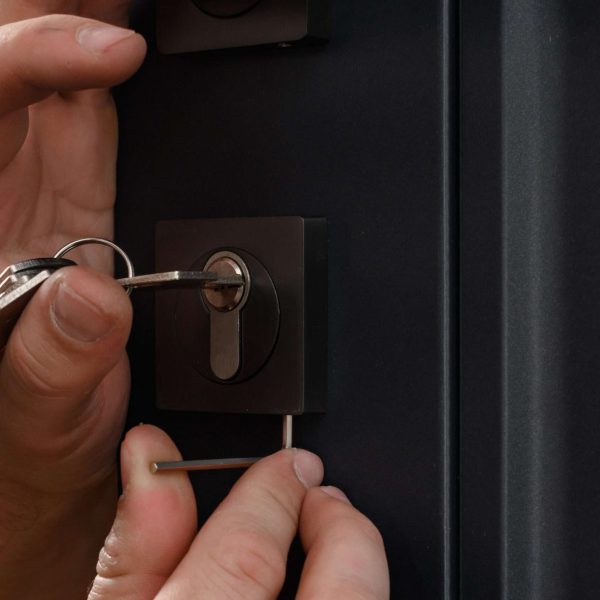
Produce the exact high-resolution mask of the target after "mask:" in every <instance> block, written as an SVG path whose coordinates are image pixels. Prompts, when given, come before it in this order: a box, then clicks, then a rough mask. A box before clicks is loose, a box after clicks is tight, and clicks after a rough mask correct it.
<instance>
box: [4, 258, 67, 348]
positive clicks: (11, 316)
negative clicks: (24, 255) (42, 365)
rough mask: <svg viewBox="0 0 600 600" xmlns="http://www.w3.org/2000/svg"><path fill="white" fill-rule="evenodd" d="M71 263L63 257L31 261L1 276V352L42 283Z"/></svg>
mask: <svg viewBox="0 0 600 600" xmlns="http://www.w3.org/2000/svg"><path fill="white" fill-rule="evenodd" d="M74 264H75V263H74V262H73V261H72V260H68V259H66V258H34V259H30V260H25V261H22V262H19V263H15V264H14V265H10V266H8V267H6V269H4V271H2V273H0V350H3V349H4V348H5V346H6V344H7V342H8V338H9V337H10V334H11V332H12V330H13V328H14V326H15V324H16V322H17V320H18V319H19V317H20V316H21V314H22V313H23V311H24V310H25V307H26V306H27V304H28V303H29V301H30V300H31V298H32V297H33V295H34V294H35V292H36V290H37V289H38V288H39V287H40V286H41V285H42V283H44V281H46V279H48V278H49V277H50V275H52V273H54V272H55V271H56V270H58V269H62V268H63V267H69V266H73V265H74Z"/></svg>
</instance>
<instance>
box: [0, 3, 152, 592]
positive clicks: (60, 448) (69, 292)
mask: <svg viewBox="0 0 600 600" xmlns="http://www.w3.org/2000/svg"><path fill="white" fill-rule="evenodd" d="M127 5H128V2H124V1H123V0H81V1H75V0H72V1H66V0H61V1H58V0H53V1H51V0H46V1H43V0H27V1H25V0H0V90H2V92H1V93H0V231H1V233H2V235H1V236H0V263H1V265H4V266H5V265H7V264H10V263H12V262H15V261H18V260H22V259H24V258H31V257H35V256H51V255H52V254H53V253H54V252H56V250H57V249H58V248H59V247H60V246H62V245H63V244H64V243H65V242H68V241H71V240H73V239H76V238H79V237H83V236H90V235H91V236H99V237H111V236H112V232H113V204H114V200H115V163H116V149H117V121H116V114H115V109H114V105H113V102H112V99H111V96H110V93H109V90H108V88H109V86H112V85H115V84H117V83H119V82H121V81H123V80H124V79H126V78H127V77H129V76H130V75H131V74H133V73H134V71H135V70H136V69H137V68H138V67H139V65H140V63H141V61H142V60H143V57H144V54H145V43H144V41H143V39H142V38H141V36H139V35H136V34H135V33H134V32H131V31H129V30H125V29H121V28H115V27H111V28H109V29H106V28H103V29H99V27H102V26H103V24H102V23H99V22H98V21H94V20H91V19H92V18H94V19H101V20H104V21H110V22H111V23H115V24H119V25H125V24H126V19H127ZM54 10H60V11H61V12H71V13H75V12H77V15H50V16H42V15H44V14H45V13H49V12H52V11H54ZM21 19H29V20H24V21H20V22H15V21H19V20H21ZM94 253H95V249H94ZM98 257H100V258H98ZM77 260H78V261H79V262H81V263H83V264H87V265H89V266H92V267H94V269H96V270H97V271H104V272H106V273H110V271H111V267H110V265H111V262H112V257H111V256H110V255H108V254H102V253H99V254H95V257H94V254H93V253H91V252H90V253H89V254H86V253H82V254H79V256H78V259H77ZM130 320H131V307H130V305H129V301H128V299H127V298H126V296H125V294H124V293H123V291H122V290H121V289H120V287H119V286H118V285H117V284H116V283H115V282H114V281H113V280H112V279H111V278H110V277H108V276H107V275H102V274H100V273H98V272H96V271H88V270H86V269H85V268H83V267H74V268H69V269H64V270H62V271H59V272H58V273H56V274H55V275H54V276H53V277H52V278H51V279H50V280H48V281H47V282H46V283H45V284H44V286H42V288H41V289H40V290H39V291H38V292H37V294H36V295H35V297H34V298H33V300H32V301H31V302H30V304H29V306H28V307H27V309H26V311H25V312H24V314H23V315H22V317H21V319H20V321H19V323H18V324H17V326H16V328H15V330H14V332H13V335H12V336H11V339H10V341H9V344H8V346H7V348H6V350H5V352H4V355H3V356H2V362H1V364H0V410H1V412H2V419H1V420H0V581H2V585H1V586H0V598H1V599H4V598H11V599H12V598H19V599H20V600H28V599H29V598H36V599H39V598H44V599H46V600H49V599H51V598H61V600H68V599H70V598H82V597H83V596H84V595H85V589H86V586H87V584H88V583H89V580H90V578H91V577H92V576H93V571H94V564H95V559H96V556H95V555H97V548H98V547H99V546H100V545H101V543H102V539H103V538H104V536H105V534H106V531H107V530H108V529H109V527H110V523H111V522H112V518H113V517H114V510H115V505H116V491H117V487H116V460H115V458H116V448H117V446H118V442H119V439H120V435H121V430H122V425H123V421H124V415H125V410H126V401H127V396H128V385H129V384H128V381H129V374H128V363H127V358H126V355H125V351H124V348H125V343H126V339H127V336H128V332H129V327H130ZM83 531H85V532H86V534H85V535H82V532H83ZM57 557H60V559H57Z"/></svg>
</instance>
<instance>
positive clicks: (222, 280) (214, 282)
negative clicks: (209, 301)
mask: <svg viewBox="0 0 600 600" xmlns="http://www.w3.org/2000/svg"><path fill="white" fill-rule="evenodd" d="M117 283H120V284H121V285H122V286H123V287H124V288H126V289H138V288H147V287H159V288H171V287H201V288H209V289H215V290H219V289H224V288H230V287H241V286H243V285H244V279H243V277H219V275H218V274H217V273H212V272H210V271H167V272H165V273H150V274H149V275H135V276H133V277H123V278H121V279H117Z"/></svg>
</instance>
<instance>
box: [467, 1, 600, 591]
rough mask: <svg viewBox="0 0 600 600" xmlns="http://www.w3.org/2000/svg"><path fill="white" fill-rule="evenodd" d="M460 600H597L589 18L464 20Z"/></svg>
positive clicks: (556, 4) (595, 93)
mask: <svg viewBox="0 0 600 600" xmlns="http://www.w3.org/2000/svg"><path fill="white" fill-rule="evenodd" d="M463 8H464V13H463V19H462V32H463V47H462V57H463V72H462V78H463V86H462V97H463V98H464V104H463V107H462V117H463V126H464V128H463V134H462V142H463V151H462V168H461V175H462V177H461V180H462V218H461V226H462V235H461V242H462V257H461V280H462V284H463V285H462V311H461V345H462V391H461V408H462V411H461V413H462V416H461V424H462V460H461V470H462V477H461V481H462V486H461V492H462V494H461V495H462V532H461V535H462V570H461V577H462V596H463V598H465V600H479V599H480V598H484V597H485V598H489V599H490V600H493V599H496V598H498V599H500V598H501V599H503V600H554V599H556V600H558V599H560V600H566V599H578V600H583V599H586V600H587V599H590V600H591V599H597V598H598V597H600V535H599V532H600V508H599V507H600V476H599V475H598V468H599V466H600V444H599V437H598V431H599V429H598V426H599V423H600V403H599V402H598V389H600V368H599V365H600V345H599V340H600V318H599V310H598V307H599V306H600V284H599V279H598V264H599V259H600V235H599V234H598V232H599V231H600V203H599V202H598V190H599V189H600V169H599V162H598V157H599V156H600V112H599V110H598V107H599V106H600V79H599V77H598V70H597V64H598V60H599V58H600V37H599V36H598V23H600V6H599V5H598V3H597V2H591V1H584V2H576V3H573V2H568V1H567V0H526V1H522V0H519V1H516V0H505V1H503V2H480V1H478V0H473V1H470V0H469V1H467V2H463Z"/></svg>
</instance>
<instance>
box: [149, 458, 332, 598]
mask: <svg viewBox="0 0 600 600" xmlns="http://www.w3.org/2000/svg"><path fill="white" fill-rule="evenodd" d="M322 478H323V465H322V463H321V461H320V459H319V458H318V457H317V456H315V455H314V454H311V453H310V452H306V451H304V450H293V449H292V450H283V451H281V452H278V453H277V454H274V455H273V456H269V457H267V458H265V459H263V460H261V461H260V462H259V463H257V464H256V465H254V466H253V467H252V468H251V469H250V470H249V471H248V472H247V473H246V474H245V475H244V476H243V477H242V478H241V479H240V480H239V481H238V483H237V484H236V485H235V486H234V488H233V489H232V491H231V492H230V494H229V495H228V497H227V498H226V499H225V501H224V502H223V503H222V504H221V506H220V507H219V508H218V509H217V510H216V511H215V512H214V513H213V515H212V516H211V517H210V519H209V520H208V521H207V522H206V524H205V525H204V526H203V527H202V529H201V530H200V532H199V534H198V536H197V537H196V540H195V541H194V543H193V544H192V546H191V548H190V550H189V551H188V553H187V555H186V556H185V558H184V559H183V561H182V562H181V563H180V564H179V566H178V567H177V569H176V570H175V572H174V573H173V574H172V575H171V577H170V578H169V580H168V581H167V583H166V584H165V586H164V587H163V588H162V590H161V592H160V593H159V594H158V596H157V597H156V600H166V599H167V598H168V599H169V600H184V599H188V598H192V597H193V598H210V599H211V600H226V599H227V600H229V599H231V598H244V600H270V599H272V598H276V597H277V595H278V594H279V591H280V590H281V587H282V585H283V581H284V578H285V570H286V560H287V555H288V552H289V547H290V544H291V543H292V540H293V539H294V537H295V535H296V531H297V528H298V520H299V517H300V511H301V507H302V502H303V500H304V497H305V495H306V492H307V490H308V489H309V488H311V487H313V486H315V485H318V484H319V483H320V482H321V480H322Z"/></svg>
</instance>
